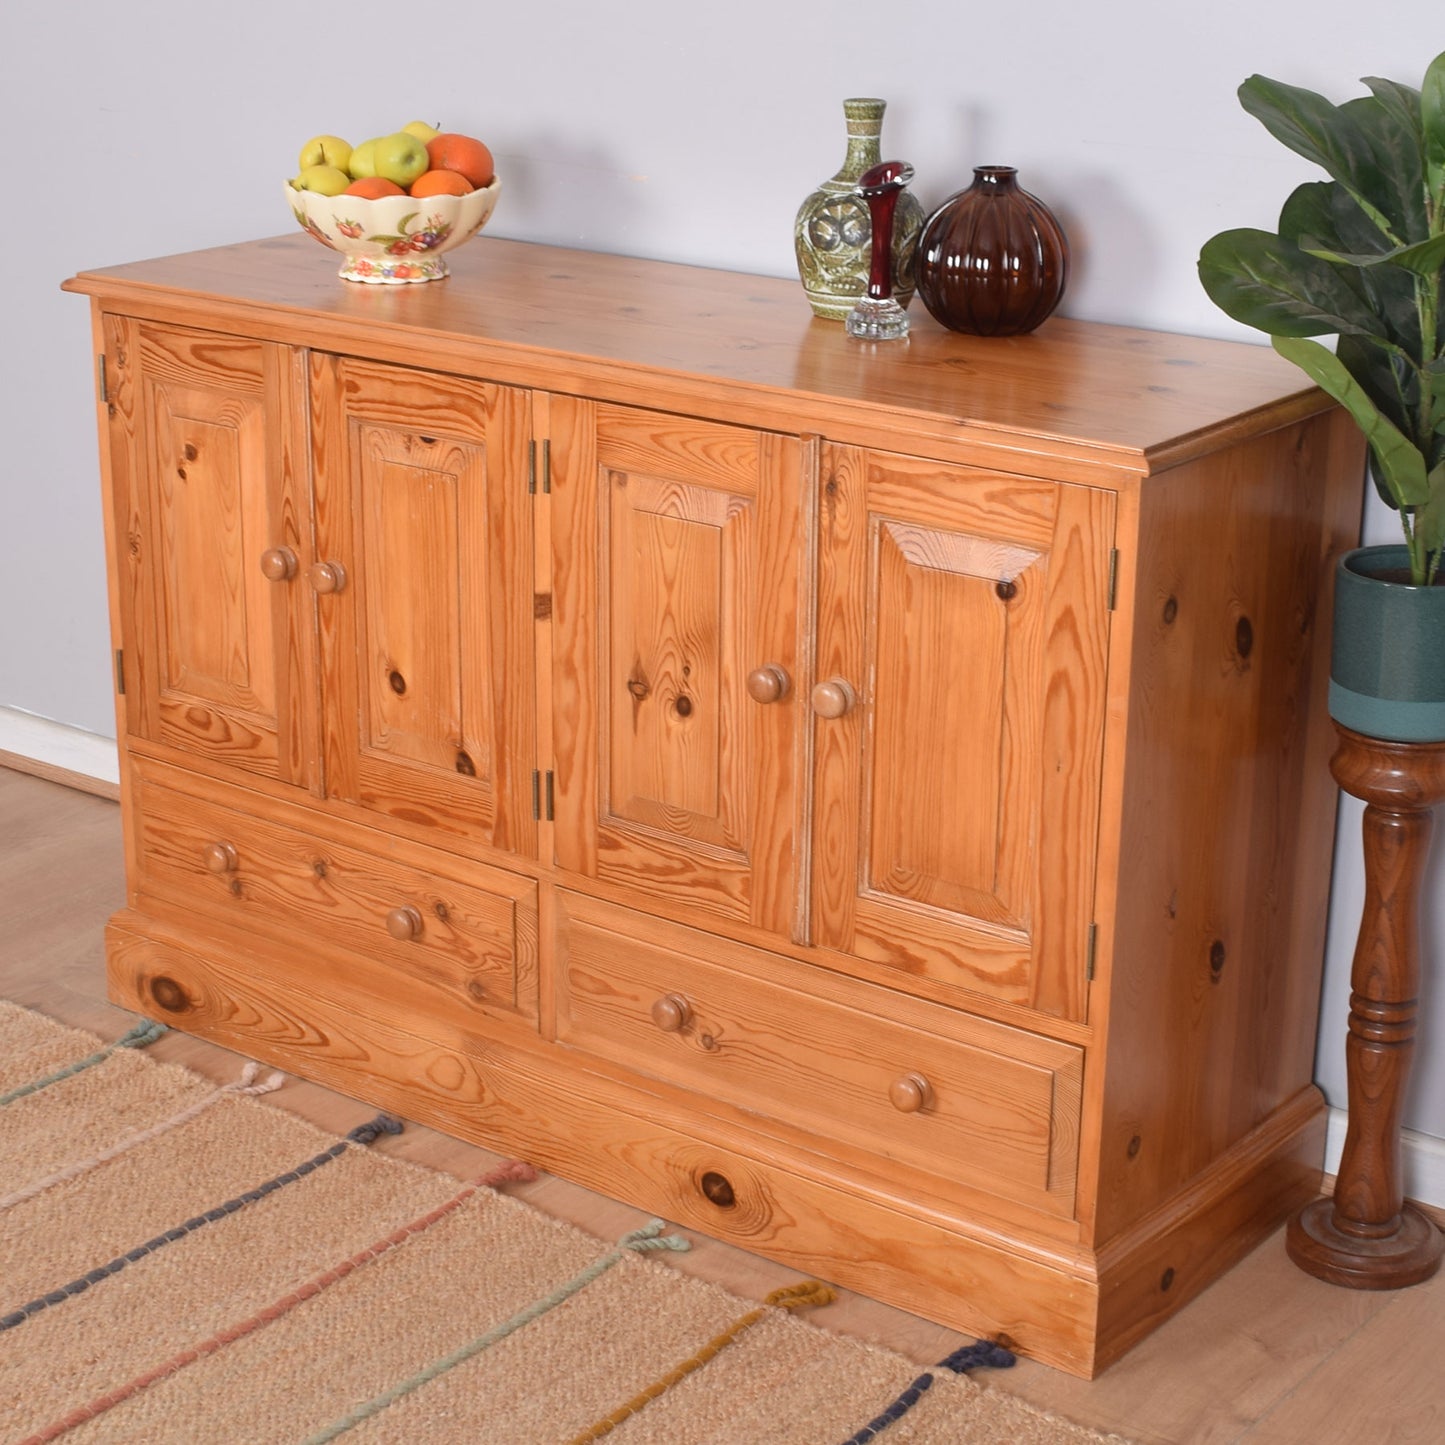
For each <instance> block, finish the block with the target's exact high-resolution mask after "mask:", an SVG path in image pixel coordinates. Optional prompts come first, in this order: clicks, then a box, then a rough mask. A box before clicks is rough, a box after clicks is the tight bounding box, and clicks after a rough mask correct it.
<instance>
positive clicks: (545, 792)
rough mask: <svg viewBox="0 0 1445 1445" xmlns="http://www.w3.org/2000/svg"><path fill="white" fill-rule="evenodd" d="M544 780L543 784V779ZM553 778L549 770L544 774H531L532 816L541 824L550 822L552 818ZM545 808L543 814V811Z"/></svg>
mask: <svg viewBox="0 0 1445 1445" xmlns="http://www.w3.org/2000/svg"><path fill="white" fill-rule="evenodd" d="M544 778H545V779H546V782H545V784H544V782H543V779H544ZM552 789H553V776H552V771H551V769H550V768H549V769H548V770H547V771H546V772H545V773H539V772H536V771H534V772H533V773H532V816H533V817H534V818H536V819H537V821H538V822H541V821H542V820H543V819H546V821H547V822H549V823H550V822H551V821H552V818H553V802H554V798H553V792H552ZM544 807H545V810H546V811H545V812H544V811H543V809H544Z"/></svg>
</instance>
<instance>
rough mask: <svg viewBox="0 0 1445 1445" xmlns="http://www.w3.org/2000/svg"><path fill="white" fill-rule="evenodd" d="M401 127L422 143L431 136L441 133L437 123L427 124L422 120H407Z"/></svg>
mask: <svg viewBox="0 0 1445 1445" xmlns="http://www.w3.org/2000/svg"><path fill="white" fill-rule="evenodd" d="M402 129H403V130H404V131H405V132H406V133H407V134H408V135H414V136H415V137H416V138H417V139H418V140H419V141H420V142H421V143H422V144H423V145H425V144H426V143H427V142H428V141H429V140H430V139H431V138H432V137H433V136H438V135H440V134H441V133H442V132H441V127H440V126H439V125H428V124H427V123H426V122H425V121H424V120H409V121H407V123H406V124H405V125H404V126H402Z"/></svg>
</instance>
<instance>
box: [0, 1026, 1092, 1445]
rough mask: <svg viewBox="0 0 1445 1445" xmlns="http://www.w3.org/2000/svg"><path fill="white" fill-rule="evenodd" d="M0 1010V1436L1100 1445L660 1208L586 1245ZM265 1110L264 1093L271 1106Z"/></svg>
mask: <svg viewBox="0 0 1445 1445" xmlns="http://www.w3.org/2000/svg"><path fill="white" fill-rule="evenodd" d="M161 1032H163V1030H162V1029H160V1027H159V1026H156V1025H147V1024H146V1023H144V1022H143V1021H142V1022H138V1024H137V1027H136V1028H135V1029H134V1030H132V1032H131V1033H130V1034H128V1035H126V1036H125V1037H124V1038H122V1039H120V1040H117V1041H114V1042H112V1043H110V1044H105V1043H103V1042H102V1041H101V1040H99V1039H98V1038H95V1037H94V1036H92V1035H89V1034H85V1033H81V1032H78V1031H76V1030H73V1029H69V1028H66V1027H63V1026H62V1025H60V1024H57V1023H55V1022H54V1021H53V1020H50V1019H47V1018H44V1017H42V1016H41V1015H39V1014H36V1013H33V1012H31V1011H29V1010H26V1009H22V1008H19V1007H17V1006H16V1005H13V1004H8V1003H3V1002H0V1440H3V1441H6V1442H25V1445H39V1442H42V1441H51V1440H62V1441H65V1442H66V1445H100V1442H104V1445H116V1442H122V1441H135V1442H145V1445H158V1442H177V1445H182V1442H183V1445H202V1442H210V1441H214V1442H226V1445H236V1442H246V1445H260V1442H271V1441H275V1442H278V1445H279V1442H287V1445H302V1442H307V1445H311V1442H320V1441H326V1440H334V1439H341V1438H345V1439H346V1440H347V1441H348V1442H356V1445H361V1442H377V1441H392V1442H398V1445H430V1442H438V1445H460V1442H474V1441H477V1442H480V1441H485V1442H487V1445H552V1442H583V1441H591V1440H596V1439H601V1438H602V1437H603V1436H604V1435H605V1436H608V1437H609V1438H610V1439H612V1440H615V1441H616V1442H617V1445H642V1442H653V1441H656V1442H666V1445H703V1442H724V1441H726V1442H731V1445H771V1442H777V1445H784V1442H786V1445H814V1442H816V1445H844V1442H850V1441H851V1442H863V1441H871V1440H875V1439H877V1440H880V1441H881V1442H883V1445H909V1442H911V1445H961V1442H966V1445H975V1442H976V1445H991V1442H998V1445H1005V1442H1006V1445H1033V1442H1080V1445H1082V1442H1095V1441H1100V1440H1104V1439H1106V1438H1109V1439H1113V1438H1117V1437H1104V1436H1101V1435H1098V1434H1095V1433H1094V1432H1092V1431H1089V1430H1086V1429H1084V1428H1082V1427H1079V1426H1076V1425H1073V1424H1070V1423H1068V1422H1066V1421H1061V1420H1057V1419H1054V1418H1052V1417H1049V1416H1045V1415H1042V1414H1040V1413H1038V1412H1037V1411H1034V1410H1032V1409H1031V1408H1030V1407H1028V1406H1026V1405H1024V1404H1022V1403H1021V1402H1018V1401H1015V1400H1012V1399H1010V1398H1009V1397H1008V1396H1007V1395H1006V1394H1004V1393H1003V1392H1001V1391H996V1390H989V1389H987V1388H986V1387H983V1386H981V1385H980V1384H978V1383H976V1382H975V1381H974V1380H973V1379H971V1378H970V1377H969V1374H968V1372H969V1371H970V1370H972V1369H975V1368H978V1367H980V1366H985V1367H987V1366H992V1367H995V1368H997V1367H1000V1366H1006V1365H1007V1364H1008V1363H1010V1360H1011V1357H1009V1356H1008V1355H1007V1353H1006V1352H1003V1351H998V1350H997V1349H995V1348H994V1347H992V1346H989V1345H987V1344H980V1345H979V1346H977V1347H974V1348H972V1349H968V1350H964V1351H960V1352H959V1354H958V1355H957V1356H956V1357H951V1358H950V1359H949V1360H948V1361H946V1362H941V1363H940V1365H939V1366H937V1367H936V1368H934V1369H932V1370H926V1371H920V1369H919V1367H918V1366H917V1365H916V1364H914V1363H912V1362H910V1361H908V1360H905V1359H903V1358H902V1357H900V1356H898V1355H895V1354H891V1353H889V1352H887V1351H884V1350H880V1349H876V1348H872V1347H870V1346H868V1345H865V1344H863V1343H861V1342H859V1341H856V1340H853V1339H849V1338H847V1337H844V1336H838V1335H833V1334H830V1333H829V1332H828V1331H827V1330H826V1328H823V1327H820V1326H819V1324H818V1323H814V1322H813V1321H814V1320H815V1319H816V1320H818V1321H821V1323H822V1324H823V1325H824V1326H825V1325H826V1316H827V1303H828V1301H829V1299H830V1298H831V1295H832V1292H831V1291H830V1290H829V1289H828V1288H827V1286H826V1285H823V1284H820V1283H812V1284H804V1285H794V1286H791V1287H787V1288H782V1289H780V1290H778V1291H776V1292H775V1294H774V1295H772V1296H769V1298H768V1300H767V1301H765V1302H761V1303H760V1302H758V1301H752V1300H744V1299H740V1298H738V1297H737V1296H734V1295H731V1294H729V1293H728V1292H726V1291H725V1290H722V1289H719V1288H717V1287H716V1286H714V1285H711V1284H708V1283H705V1282H702V1281H699V1280H696V1279H692V1278H690V1277H688V1276H686V1275H683V1274H681V1273H680V1272H678V1271H677V1270H676V1269H674V1268H671V1267H670V1266H669V1264H668V1259H669V1257H670V1256H674V1255H675V1254H676V1253H677V1252H678V1251H681V1250H684V1249H686V1248H687V1247H688V1241H687V1239H686V1238H685V1237H684V1236H682V1235H681V1234H680V1233H679V1232H678V1231H676V1230H674V1229H672V1228H671V1227H670V1226H668V1225H666V1224H665V1223H663V1222H662V1221H654V1222H653V1223H652V1224H650V1225H648V1226H646V1227H645V1228H642V1229H639V1230H637V1231H635V1232H634V1233H632V1234H629V1235H627V1236H625V1237H623V1238H621V1239H617V1240H610V1241H608V1240H597V1239H594V1238H592V1237H590V1236H588V1235H586V1234H584V1233H582V1232H580V1231H579V1230H577V1229H574V1228H573V1227H571V1226H570V1225H566V1224H563V1223H561V1222H559V1221H556V1220H553V1219H550V1218H548V1217H547V1216H545V1215H543V1214H541V1213H540V1212H538V1211H537V1210H536V1209H533V1208H532V1207H530V1206H528V1205H526V1204H523V1203H522V1202H520V1201H519V1200H517V1199H513V1198H509V1197H508V1194H507V1190H508V1188H509V1186H510V1184H511V1183H512V1182H514V1181H517V1180H523V1179H527V1178H530V1177H533V1176H532V1171H531V1170H530V1169H529V1167H528V1166H527V1165H526V1164H524V1163H521V1162H515V1163H511V1164H506V1165H503V1166H501V1167H499V1168H498V1169H496V1170H494V1171H493V1172H492V1173H491V1174H490V1175H489V1176H487V1177H484V1178H480V1179H476V1180H471V1181H461V1180H458V1179H455V1178H452V1177H451V1176H449V1175H445V1174H441V1173H436V1172H432V1171H429V1170H425V1169H421V1168H419V1167H417V1166H415V1165H412V1164H409V1163H406V1162H403V1161H401V1160H398V1159H395V1158H391V1157H388V1156H387V1154H386V1152H385V1150H386V1141H387V1139H388V1137H389V1136H390V1135H391V1134H393V1133H396V1132H399V1131H400V1130H401V1129H402V1127H403V1126H402V1124H401V1123H400V1122H399V1121H397V1120H395V1119H391V1118H388V1117H387V1116H385V1115H378V1116H375V1117H368V1116H367V1111H366V1110H365V1109H364V1107H363V1106H362V1105H357V1127H356V1128H354V1129H353V1130H352V1131H351V1132H350V1133H349V1134H347V1135H346V1136H345V1137H344V1138H337V1137H335V1136H332V1135H327V1134H324V1133H322V1132H321V1131H319V1130H317V1129H316V1128H314V1127H313V1126H312V1125H310V1124H308V1123H306V1122H305V1121H303V1120H301V1119H298V1118H296V1117H294V1116H293V1115H291V1114H289V1113H287V1112H286V1110H285V1108H284V1107H277V1105H278V1104H280V1105H284V1102H285V1083H286V1081H285V1080H284V1078H282V1077H281V1076H280V1075H275V1074H271V1073H270V1072H269V1071H266V1070H261V1069H258V1068H257V1067H256V1066H255V1065H249V1066H247V1067H246V1068H244V1069H238V1075H237V1078H236V1079H235V1080H234V1081H233V1082H231V1083H230V1084H226V1085H223V1086H220V1087H218V1086H217V1085H215V1084H214V1083H212V1082H211V1081H210V1080H208V1079H205V1078H202V1077H200V1076H199V1075H197V1074H194V1073H192V1072H190V1071H189V1070H187V1069H184V1068H181V1067H179V1066H177V1065H173V1064H163V1063H158V1062H156V1061H154V1060H152V1059H150V1058H148V1057H146V1054H145V1048H146V1046H147V1045H148V1044H149V1043H150V1042H152V1041H153V1039H154V1038H155V1037H157V1036H158V1035H159V1034H160V1033H161ZM262 1095H270V1096H271V1097H267V1098H262V1097H260V1096H262Z"/></svg>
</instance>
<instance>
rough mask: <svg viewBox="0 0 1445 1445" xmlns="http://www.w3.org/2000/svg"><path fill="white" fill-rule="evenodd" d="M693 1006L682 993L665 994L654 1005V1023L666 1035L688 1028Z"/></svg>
mask: <svg viewBox="0 0 1445 1445" xmlns="http://www.w3.org/2000/svg"><path fill="white" fill-rule="evenodd" d="M691 1017H692V1005H691V1004H690V1003H688V1001H687V1000H686V999H685V998H684V997H683V996H682V995H681V994H680V993H665V994H663V996H662V997H661V998H660V999H658V1000H657V1002H656V1003H654V1004H653V1005H652V1021H653V1023H655V1024H656V1025H657V1026H658V1028H660V1029H661V1030H662V1031H663V1033H665V1034H675V1033H677V1031H678V1030H679V1029H683V1028H686V1027H687V1022H688V1020H689V1019H690V1018H691Z"/></svg>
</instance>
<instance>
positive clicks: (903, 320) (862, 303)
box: [843, 296, 908, 341]
mask: <svg viewBox="0 0 1445 1445" xmlns="http://www.w3.org/2000/svg"><path fill="white" fill-rule="evenodd" d="M843 325H844V328H845V329H846V330H847V332H848V335H849V336H856V337H858V339H859V340H860V341H902V340H903V339H904V338H906V337H907V335H908V313H907V312H906V311H905V310H904V309H903V307H902V306H900V305H899V304H898V301H897V300H896V299H895V298H894V297H892V296H890V297H888V298H887V299H886V300H883V301H875V300H873V299H872V298H871V297H868V296H864V297H861V298H860V299H859V301H858V303H857V305H855V306H854V307H853V309H852V310H851V311H850V312H849V313H848V319H847V320H846V321H845V322H844V323H843Z"/></svg>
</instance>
